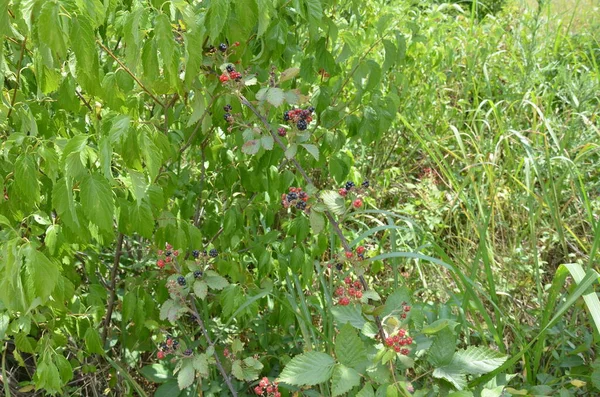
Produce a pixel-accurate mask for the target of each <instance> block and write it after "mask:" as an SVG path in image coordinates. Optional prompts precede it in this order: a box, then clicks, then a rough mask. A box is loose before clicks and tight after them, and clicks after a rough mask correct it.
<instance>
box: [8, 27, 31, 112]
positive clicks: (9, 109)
mask: <svg viewBox="0 0 600 397" xmlns="http://www.w3.org/2000/svg"><path fill="white" fill-rule="evenodd" d="M26 46H27V36H25V38H24V39H23V41H22V42H21V55H19V62H18V64H17V81H16V84H17V85H16V87H15V92H13V96H12V99H11V101H10V108H8V113H7V114H6V119H7V120H8V119H9V118H10V114H11V113H12V110H13V108H14V106H15V102H16V100H17V91H18V90H19V88H20V87H21V84H20V81H19V80H20V78H21V67H22V66H23V56H24V55H25V48H26Z"/></svg>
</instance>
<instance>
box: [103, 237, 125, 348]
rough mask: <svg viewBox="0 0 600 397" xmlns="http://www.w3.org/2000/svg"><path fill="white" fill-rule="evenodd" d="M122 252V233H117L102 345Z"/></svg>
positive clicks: (113, 299)
mask: <svg viewBox="0 0 600 397" xmlns="http://www.w3.org/2000/svg"><path fill="white" fill-rule="evenodd" d="M122 250H123V233H119V237H118V238H117V248H116V251H115V260H114V262H113V267H112V271H111V273H110V298H109V299H108V308H107V310H106V317H105V318H104V328H103V330H102V344H105V343H106V337H107V336H108V327H109V326H110V318H111V317H112V312H113V309H114V307H115V299H116V297H117V293H116V291H115V289H116V284H117V271H118V270H119V262H120V260H121V252H122Z"/></svg>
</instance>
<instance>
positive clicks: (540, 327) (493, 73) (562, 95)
mask: <svg viewBox="0 0 600 397" xmlns="http://www.w3.org/2000/svg"><path fill="white" fill-rule="evenodd" d="M597 14H598V5H597V4H596V5H594V4H593V3H592V2H589V1H584V0H581V1H577V2H570V1H563V2H558V3H555V2H552V3H547V4H544V5H543V6H542V8H540V9H539V10H538V9H537V8H536V7H532V5H531V4H514V3H513V4H508V5H507V6H506V7H505V9H504V11H503V12H502V13H501V14H499V15H497V16H495V17H487V18H485V19H483V20H482V21H480V22H473V21H472V20H471V19H469V18H465V17H463V16H462V15H457V14H456V13H454V12H452V11H448V9H447V8H444V9H441V10H440V11H437V12H436V11H433V12H423V13H422V14H417V15H416V16H415V17H414V19H413V21H414V22H415V23H416V24H417V25H419V26H422V27H423V28H422V32H424V33H422V35H423V36H424V37H423V38H421V39H420V40H419V42H417V43H415V42H413V43H412V44H410V45H409V47H408V50H407V56H408V61H407V65H406V67H405V70H404V73H402V74H401V75H398V76H395V78H396V79H397V83H398V84H397V86H398V91H399V93H400V94H401V95H404V97H406V98H407V99H406V101H405V103H404V104H403V107H402V109H401V110H400V119H401V123H400V125H399V126H398V128H397V130H395V131H391V132H390V136H389V139H388V140H386V142H383V143H382V144H381V146H383V147H385V146H392V145H394V142H395V141H396V140H397V137H398V135H399V136H400V139H399V143H398V144H397V145H396V149H395V150H394V151H393V154H392V156H391V157H390V160H389V161H388V162H387V163H385V166H381V168H380V169H375V170H374V171H373V173H374V174H376V173H382V174H383V175H384V180H385V181H386V186H385V187H384V188H385V189H387V190H388V192H387V194H386V195H385V196H384V197H382V205H381V207H382V208H385V207H386V205H389V204H390V203H393V202H395V197H397V196H400V200H399V202H398V203H397V205H396V208H395V210H396V211H397V212H399V213H400V214H405V215H408V216H411V217H413V218H415V219H416V221H417V223H419V224H421V225H427V229H428V231H427V240H428V242H429V244H430V245H429V248H423V249H421V253H423V254H427V255H430V256H433V257H437V258H440V257H441V258H443V260H444V262H445V263H447V264H450V265H451V266H452V267H453V269H442V271H440V269H439V267H435V266H434V267H432V266H423V263H424V262H423V260H422V259H423V258H421V259H419V258H413V259H407V260H406V261H405V262H404V263H405V264H406V265H408V266H410V267H411V269H412V276H411V277H410V279H409V282H410V283H411V284H412V285H413V286H415V288H418V286H425V288H422V289H421V297H422V299H423V300H424V301H429V302H447V301H450V302H451V301H457V302H459V303H460V305H459V307H458V308H456V311H457V313H460V315H461V316H463V317H464V318H465V319H466V321H467V322H468V323H469V328H470V329H469V330H468V331H467V332H466V333H465V343H470V342H472V341H473V340H475V341H477V339H481V338H485V336H484V335H489V337H490V339H489V340H487V341H486V342H489V343H491V344H495V345H496V346H497V348H498V349H499V350H501V351H504V352H507V353H508V354H511V355H514V356H513V358H514V360H515V361H514V362H516V361H521V362H522V369H523V371H522V376H523V378H524V379H523V380H526V381H527V382H528V383H529V384H536V383H540V379H539V378H537V376H538V375H540V374H546V375H548V376H550V377H551V378H552V382H555V383H556V384H557V385H561V384H562V383H561V382H563V381H564V379H566V378H565V376H567V374H569V373H570V371H572V370H573V369H574V367H575V366H576V365H575V364H565V366H564V368H559V364H560V363H564V362H565V360H567V358H569V357H571V358H572V356H573V355H574V354H575V353H574V352H578V351H579V352H580V351H585V349H586V348H590V349H592V345H593V344H592V341H596V342H597V341H598V330H597V329H595V326H594V325H593V323H592V321H591V317H590V314H589V311H586V310H587V309H586V306H585V305H581V304H575V303H574V302H576V300H573V301H571V303H572V305H569V306H568V307H565V306H561V304H563V303H564V301H563V299H566V295H565V292H566V291H565V289H564V287H565V282H566V281H565V280H570V279H567V278H566V274H564V270H563V273H560V276H559V275H558V273H559V272H558V269H560V267H561V265H564V264H570V263H574V264H579V266H581V268H582V269H585V270H591V269H596V270H597V269H598V266H597V263H598V262H597V249H598V245H599V232H598V231H599V230H600V226H599V222H598V210H599V208H600V194H599V193H600V173H599V169H598V163H599V160H600V157H599V150H600V144H599V142H600V139H599V138H600V132H599V131H600V119H599V115H600V96H599V95H598V93H600V68H599V66H598V65H599V62H600V42H599V40H600V18H596V20H595V21H596V22H595V25H594V18H592V16H593V15H597ZM415 158H416V159H418V165H417V166H416V167H415ZM376 164H377V163H376ZM426 169H431V171H429V170H427V171H425V170H426ZM404 245H405V247H404V248H405V249H406V250H411V249H412V250H414V249H416V245H414V244H411V243H406V242H405V243H404ZM592 274H593V273H592ZM457 275H458V277H456V276H457ZM452 277H454V278H452ZM557 280H558V281H557ZM471 282H472V284H471ZM553 282H554V284H553ZM449 283H450V284H451V285H448V284H449ZM557 283H558V285H556V284H557ZM571 284H572V281H570V282H568V283H567V285H571ZM578 293H579V294H580V295H581V293H582V291H579V292H578ZM580 301H581V299H580ZM559 306H560V307H561V309H560V311H562V312H563V313H565V316H564V317H560V318H555V319H554V321H551V319H552V317H553V316H555V314H556V313H557V312H556V310H557V307H559ZM486 313H489V315H488V314H486ZM546 326H548V329H547V330H545V329H544V327H546ZM565 329H567V330H569V332H568V333H567V334H564V333H563V334H561V330H565ZM565 335H569V336H568V337H567V336H565ZM479 342H481V340H479ZM532 346H534V348H533V350H529V348H531V347H532ZM526 350H527V351H526ZM542 352H543V353H542ZM549 352H552V354H548V353H549ZM516 355H519V356H518V357H517V356H516ZM593 356H594V355H593V354H591V355H589V356H585V358H584V359H583V362H584V365H587V368H588V369H589V365H590V363H591V360H592V359H593ZM575 361H576V360H573V363H574V362H575ZM577 363H578V364H579V362H578V361H577ZM581 377H582V379H583V378H585V379H584V380H586V381H589V373H588V374H587V375H585V376H584V375H581ZM548 379H550V378H548ZM548 382H550V380H548Z"/></svg>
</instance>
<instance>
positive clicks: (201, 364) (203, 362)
mask: <svg viewBox="0 0 600 397" xmlns="http://www.w3.org/2000/svg"><path fill="white" fill-rule="evenodd" d="M193 365H194V369H195V370H196V371H197V372H198V373H199V374H200V375H202V376H205V377H208V357H207V355H206V354H205V353H201V354H196V355H195V356H194V361H193Z"/></svg>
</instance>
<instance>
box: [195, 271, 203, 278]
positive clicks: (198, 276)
mask: <svg viewBox="0 0 600 397" xmlns="http://www.w3.org/2000/svg"><path fill="white" fill-rule="evenodd" d="M202 274H203V273H202V271H201V270H196V271H194V278H200V277H202Z"/></svg>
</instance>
